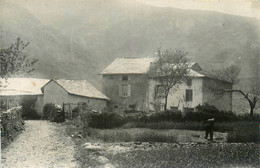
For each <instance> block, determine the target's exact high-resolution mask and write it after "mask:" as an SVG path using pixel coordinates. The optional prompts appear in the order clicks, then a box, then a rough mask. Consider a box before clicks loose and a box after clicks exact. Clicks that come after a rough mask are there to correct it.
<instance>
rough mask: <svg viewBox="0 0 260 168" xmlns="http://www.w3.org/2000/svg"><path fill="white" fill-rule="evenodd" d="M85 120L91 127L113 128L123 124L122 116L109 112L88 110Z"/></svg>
mask: <svg viewBox="0 0 260 168" xmlns="http://www.w3.org/2000/svg"><path fill="white" fill-rule="evenodd" d="M87 121H88V125H89V126H90V127H92V128H115V127H120V126H122V125H123V124H124V118H123V117H122V116H120V115H119V114H117V113H109V112H102V113H99V112H88V115H87Z"/></svg>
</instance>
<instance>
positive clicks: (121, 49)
mask: <svg viewBox="0 0 260 168" xmlns="http://www.w3.org/2000/svg"><path fill="white" fill-rule="evenodd" d="M1 6H2V8H3V9H4V10H1V16H3V17H1V18H0V19H1V22H0V23H1V28H2V35H3V37H2V39H1V45H2V46H8V45H10V44H11V43H12V42H13V41H14V40H15V38H16V37H21V38H22V39H24V40H25V41H29V42H30V43H31V44H30V45H29V47H28V48H27V49H26V52H27V53H28V54H29V55H30V56H32V57H36V58H38V59H39V62H38V64H37V66H36V71H35V74H34V76H37V77H41V78H67V79H87V80H89V81H90V82H91V83H92V84H95V85H97V86H98V87H100V79H101V78H100V76H98V75H97V74H98V73H99V72H101V71H102V70H103V69H104V68H105V67H106V66H107V65H108V64H109V63H111V62H112V61H113V60H114V59H115V58H117V57H144V56H151V55H153V53H154V52H155V51H156V50H157V48H158V47H160V46H161V47H163V48H173V49H174V48H183V49H184V50H185V51H188V52H189V57H190V58H192V61H196V62H198V63H200V65H202V67H203V68H206V69H210V68H222V67H223V66H226V65H229V64H232V63H236V64H240V65H241V66H242V72H241V76H242V77H252V76H256V75H257V74H258V71H256V70H255V69H256V68H255V67H258V66H259V64H258V62H259V51H260V49H259V46H260V45H259V44H260V40H259V25H258V24H257V23H256V20H254V19H250V18H243V17H237V16H230V15H224V14H219V13H215V12H203V11H190V10H179V9H173V8H159V7H152V6H149V5H145V4H142V3H138V2H132V1H131V3H130V2H129V1H125V0H113V1H112V0H111V1H107V0H106V1H105V0H99V1H93V0H88V1H82V4H81V5H78V6H77V7H76V8H71V9H68V11H69V12H66V13H65V15H63V16H62V17H60V18H59V19H57V21H56V22H53V23H52V24H51V25H48V26H46V25H44V23H42V21H39V20H37V19H36V17H35V16H34V15H33V14H32V13H30V12H28V11H27V10H26V9H24V8H22V7H21V6H18V5H14V4H9V3H4V4H3V5H1ZM2 46H1V47H2ZM252 64H253V65H252ZM252 67H254V68H252Z"/></svg>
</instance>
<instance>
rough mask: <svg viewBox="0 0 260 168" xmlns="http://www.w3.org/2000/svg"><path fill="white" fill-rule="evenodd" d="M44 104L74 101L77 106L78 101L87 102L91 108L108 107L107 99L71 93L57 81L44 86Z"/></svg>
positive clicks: (100, 108) (101, 108)
mask: <svg viewBox="0 0 260 168" xmlns="http://www.w3.org/2000/svg"><path fill="white" fill-rule="evenodd" d="M43 99H44V104H47V103H54V104H58V105H62V104H63V103H74V104H75V107H76V104H77V103H86V104H87V106H88V107H89V108H90V109H93V110H103V109H104V108H106V104H107V100H105V99H97V98H88V97H84V96H78V95H73V94H69V93H68V92H67V91H66V90H65V89H63V88H62V87H61V86H60V85H58V84H57V83H56V82H54V81H51V82H50V83H48V84H47V85H46V86H45V87H44V98H43Z"/></svg>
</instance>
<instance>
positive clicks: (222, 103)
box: [202, 78, 232, 111]
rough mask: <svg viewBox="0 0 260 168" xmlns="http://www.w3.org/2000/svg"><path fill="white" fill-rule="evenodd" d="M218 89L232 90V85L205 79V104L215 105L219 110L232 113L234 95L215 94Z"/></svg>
mask: <svg viewBox="0 0 260 168" xmlns="http://www.w3.org/2000/svg"><path fill="white" fill-rule="evenodd" d="M218 89H224V90H225V89H226V90H228V89H232V84H230V83H227V82H223V81H220V80H213V79H210V78H203V89H202V91H203V104H204V103H208V104H210V105H214V106H215V107H216V108H218V109H219V110H225V111H232V94H224V95H223V94H215V93H216V91H214V90H218Z"/></svg>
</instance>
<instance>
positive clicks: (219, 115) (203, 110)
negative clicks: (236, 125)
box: [184, 104, 239, 122]
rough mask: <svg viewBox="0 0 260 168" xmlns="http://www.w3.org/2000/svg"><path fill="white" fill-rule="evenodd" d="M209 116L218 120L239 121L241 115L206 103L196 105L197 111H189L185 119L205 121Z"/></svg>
mask: <svg viewBox="0 0 260 168" xmlns="http://www.w3.org/2000/svg"><path fill="white" fill-rule="evenodd" d="M209 118H215V120H216V121H218V122H227V121H238V120H239V117H238V116H237V115H235V114H234V113H233V112H231V111H230V112H226V111H219V110H218V109H217V108H216V107H215V106H212V105H209V104H204V105H198V106H197V107H195V112H189V113H187V114H186V116H185V117H184V119H185V120H186V121H198V122H201V121H205V120H207V119H209Z"/></svg>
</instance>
